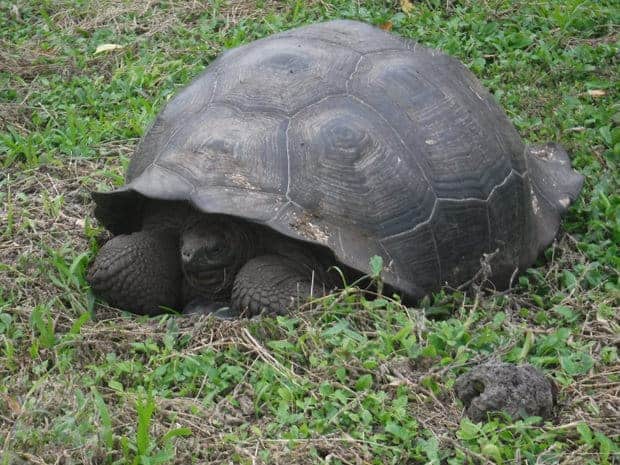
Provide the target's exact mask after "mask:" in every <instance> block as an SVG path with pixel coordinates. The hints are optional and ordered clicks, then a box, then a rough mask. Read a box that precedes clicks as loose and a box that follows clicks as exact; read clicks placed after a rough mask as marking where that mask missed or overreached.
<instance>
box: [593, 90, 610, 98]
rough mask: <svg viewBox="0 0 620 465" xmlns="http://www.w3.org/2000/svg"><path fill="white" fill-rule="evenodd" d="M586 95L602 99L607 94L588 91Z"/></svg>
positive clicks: (602, 91)
mask: <svg viewBox="0 0 620 465" xmlns="http://www.w3.org/2000/svg"><path fill="white" fill-rule="evenodd" d="M588 95H589V96H590V97H594V98H598V97H604V96H605V95H607V92H605V91H604V90H602V89H590V90H589V91H588Z"/></svg>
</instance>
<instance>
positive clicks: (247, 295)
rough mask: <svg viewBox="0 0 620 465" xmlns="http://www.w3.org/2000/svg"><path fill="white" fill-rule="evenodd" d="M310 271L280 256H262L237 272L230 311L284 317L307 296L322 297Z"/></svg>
mask: <svg viewBox="0 0 620 465" xmlns="http://www.w3.org/2000/svg"><path fill="white" fill-rule="evenodd" d="M312 274H313V273H312V267H311V266H309V265H308V264H305V263H300V262H299V261H295V260H292V259H290V258H287V257H284V256H280V255H262V256H259V257H256V258H253V259H252V260H250V261H248V262H247V263H246V264H245V265H244V266H243V267H242V268H241V270H239V273H238V274H237V277H236V278H235V283H234V285H233V291H232V309H233V310H234V311H237V312H239V313H240V314H245V315H246V316H255V315H260V314H280V315H282V314H285V313H287V312H288V311H290V310H293V309H294V308H296V307H297V306H299V304H301V303H304V302H305V301H306V300H307V299H308V298H309V297H310V296H315V297H318V296H322V295H324V293H325V287H326V286H325V283H324V282H323V281H322V280H321V279H320V278H319V273H316V274H315V277H314V280H313V276H312Z"/></svg>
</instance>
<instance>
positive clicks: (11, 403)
mask: <svg viewBox="0 0 620 465" xmlns="http://www.w3.org/2000/svg"><path fill="white" fill-rule="evenodd" d="M0 396H2V399H3V400H4V401H5V402H6V405H7V406H8V407H9V410H10V411H11V413H12V414H13V415H15V416H17V415H19V414H21V413H22V407H21V405H19V402H17V401H16V400H15V399H14V398H13V397H11V396H9V395H8V394H0Z"/></svg>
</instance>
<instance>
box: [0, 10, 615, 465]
mask: <svg viewBox="0 0 620 465" xmlns="http://www.w3.org/2000/svg"><path fill="white" fill-rule="evenodd" d="M403 3H405V2H403ZM411 5H412V8H411V10H410V11H409V12H408V13H404V12H403V11H402V9H401V5H400V4H399V3H398V2H378V1H360V2H351V1H344V0H343V1H318V0H317V1H306V2H302V1H297V2H295V1H281V2H275V1H269V0H264V1H259V0H257V1H255V2H254V1H250V0H240V1H234V2H232V1H217V0H216V1H214V2H209V4H208V5H206V4H205V5H200V4H199V2H189V1H188V2H180V1H176V0H171V1H164V2H146V1H138V2H116V1H112V0H100V1H98V2H93V1H87V0H81V1H73V2H70V1H61V0H40V1H29V2H8V1H0V166H1V167H2V168H1V171H0V186H1V189H0V205H2V209H1V210H0V453H1V454H2V455H1V457H0V464H2V465H6V464H21V463H36V464H42V463H64V464H112V463H118V464H158V463H184V464H185V463H207V464H221V463H240V464H254V463H256V464H260V463H263V464H276V463H286V464H315V463H317V464H321V463H322V464H343V465H345V464H353V463H355V464H358V463H359V464H362V463H372V464H403V463H407V464H427V463H428V464H434V465H435V464H437V465H438V464H451V465H452V464H462V463H487V464H488V463H503V464H511V463H528V464H535V463H545V464H556V463H558V464H611V463H613V462H614V460H618V447H617V446H616V445H615V444H616V443H617V441H618V439H619V438H618V435H619V433H620V429H619V426H618V395H619V390H618V383H619V382H620V380H619V375H620V363H619V361H618V352H617V346H616V345H615V344H617V341H618V334H619V329H620V325H619V318H618V308H619V305H620V281H619V271H618V270H620V250H619V244H620V194H619V192H620V189H619V187H620V186H619V184H620V181H619V179H620V176H618V172H619V171H618V170H619V168H620V166H619V161H620V129H618V123H619V122H620V108H619V106H618V104H617V100H618V75H617V65H618V63H617V56H618V49H619V47H618V45H619V42H618V35H617V25H618V23H619V22H620V9H619V8H618V5H617V3H615V2H613V1H611V0H610V1H605V0H600V1H596V0H565V1H559V0H558V1H521V2H510V1H503V0H486V1H473V0H472V1H469V0H461V1H447V2H446V1H443V0H442V1H439V0H427V1H412V2H411ZM406 9H407V8H406ZM330 18H353V19H360V20H363V21H366V22H370V23H373V24H377V25H383V27H390V26H391V28H392V31H393V32H394V33H396V34H399V35H402V36H406V37H410V38H413V39H415V40H417V41H419V42H421V43H423V44H425V45H428V46H432V47H437V48H439V49H442V50H444V51H446V52H447V53H450V54H452V55H454V56H457V57H458V58H460V59H461V60H462V61H463V62H464V63H465V64H466V65H467V66H469V67H470V68H471V69H472V71H473V72H474V73H475V74H476V75H477V76H478V77H479V78H480V79H481V80H482V81H483V83H484V84H485V85H486V86H487V87H488V88H489V89H491V90H492V92H493V93H494V94H495V96H496V97H497V99H498V100H499V102H500V103H501V105H502V106H503V107H504V108H505V110H506V112H507V113H508V115H509V117H510V118H511V119H512V121H513V122H514V124H515V125H516V127H517V128H518V129H519V131H520V133H521V134H522V136H523V137H524V138H525V139H526V141H528V142H532V143H534V142H541V141H548V140H554V141H559V142H561V143H562V144H563V145H564V146H565V147H566V148H567V149H568V151H569V152H570V153H571V155H572V160H573V165H574V166H575V167H576V169H577V170H578V171H580V172H581V173H582V174H584V175H585V176H586V183H585V186H584V190H583V192H582V195H581V197H580V198H579V200H578V201H577V202H576V204H575V205H574V206H573V207H572V208H571V210H570V212H569V214H568V215H567V217H566V218H565V221H564V223H563V230H562V231H561V233H560V235H559V236H558V240H557V241H556V243H554V244H553V246H552V247H550V248H549V249H548V250H547V251H546V253H545V255H544V257H541V259H540V260H539V262H538V263H537V266H536V267H534V268H532V269H531V270H529V271H528V272H527V273H525V274H524V275H522V276H521V277H520V278H519V280H518V285H517V286H516V287H515V288H514V289H513V290H512V291H511V292H509V293H504V294H497V293H490V292H484V291H480V290H478V289H475V288H474V289H472V290H470V291H468V292H467V293H462V292H449V291H445V292H442V293H440V294H438V295H435V296H433V297H432V298H429V299H426V300H425V301H423V302H420V304H419V305H418V307H416V308H409V309H407V308H404V307H402V306H400V305H398V304H397V303H394V302H392V301H389V300H375V301H370V300H367V299H366V298H364V296H363V295H360V294H359V293H357V292H355V291H354V290H353V289H347V290H346V291H345V292H343V293H341V294H337V295H334V296H331V297H329V298H327V299H326V300H325V301H323V302H320V303H319V304H316V305H314V306H313V307H312V308H308V309H306V311H305V312H303V313H299V314H295V315H292V316H290V317H286V318H284V317H279V318H277V319H265V320H262V321H260V322H248V321H239V322H233V323H222V322H213V321H209V320H206V319H198V320H196V319H186V318H174V317H161V318H157V319H153V320H145V319H137V318H135V317H130V316H126V315H121V314H120V313H119V312H117V311H116V310H113V309H108V308H105V307H103V306H101V305H95V302H94V299H93V297H92V295H91V294H90V293H89V292H88V289H87V286H86V284H85V280H84V275H85V270H86V269H87V266H88V263H89V260H90V259H91V258H92V254H93V252H94V250H95V249H96V247H97V245H96V244H97V241H98V239H101V237H102V235H103V234H105V233H104V232H103V231H102V230H101V229H100V228H99V227H98V226H97V225H96V224H95V222H94V220H93V218H92V213H91V209H92V204H91V201H90V198H89V194H88V193H89V191H90V190H95V189H110V188H112V187H113V186H114V185H119V184H121V183H122V173H123V170H124V167H125V166H126V164H127V160H128V158H129V157H130V155H131V153H132V151H133V149H134V147H135V145H136V143H137V141H138V140H139V138H140V137H141V136H142V134H143V133H144V130H145V128H146V127H148V124H149V122H150V121H151V120H152V119H153V117H154V116H155V115H156V114H157V112H158V111H159V109H160V108H161V107H162V105H163V104H164V102H165V101H166V100H167V99H168V98H170V96H172V95H173V94H174V92H175V91H176V90H177V89H179V88H180V87H182V86H183V85H184V84H186V83H187V82H188V81H189V80H190V79H192V77H194V76H196V75H197V74H198V73H199V72H200V71H201V70H202V69H203V68H204V67H205V66H206V65H207V64H208V63H209V62H210V61H211V60H212V59H213V58H214V57H215V56H217V54H218V53H219V52H221V51H222V50H224V49H226V48H230V47H234V46H237V45H240V44H243V43H247V42H249V41H251V40H254V39H256V38H259V37H263V36H266V35H268V34H271V33H273V32H277V31H280V30H285V29H289V28H291V27H295V26H298V25H301V24H305V23H309V22H316V21H321V20H326V19H330ZM102 44H118V45H121V46H122V48H117V49H115V50H111V51H104V52H100V53H96V50H97V47H98V46H100V45H102ZM431 316H432V318H431ZM489 359H502V360H504V361H511V362H515V363H523V362H529V363H531V364H533V365H535V366H537V367H540V368H541V369H542V370H543V371H544V372H546V373H547V374H549V375H550V376H552V377H553V378H554V379H555V380H556V382H557V383H558V386H559V388H560V394H559V395H560V404H559V406H558V408H557V412H556V417H555V418H554V419H553V421H550V422H546V423H544V424H539V423H535V422H533V421H529V420H524V421H518V422H516V423H511V422H508V421H506V419H502V418H493V419H491V420H490V421H489V422H486V423H478V424H476V423H472V422H470V421H469V420H467V419H462V418H461V413H462V407H461V406H460V405H459V404H458V402H457V401H455V399H454V395H453V393H452V389H451V388H452V386H453V383H454V380H455V378H456V377H457V376H458V375H459V374H461V373H463V372H464V371H466V370H467V369H469V367H470V366H472V365H473V364H475V363H479V362H482V361H485V360H489Z"/></svg>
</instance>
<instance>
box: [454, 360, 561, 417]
mask: <svg viewBox="0 0 620 465" xmlns="http://www.w3.org/2000/svg"><path fill="white" fill-rule="evenodd" d="M454 388H455V391H456V395H457V397H458V398H459V399H460V400H461V402H463V404H464V405H465V413H466V414H467V416H468V417H469V418H471V419H472V420H474V421H485V420H486V419H487V417H488V415H489V414H490V413H494V412H504V413H506V414H508V415H510V416H511V417H512V418H513V419H519V418H525V417H528V416H539V417H542V418H543V419H548V418H550V417H551V414H552V411H553V406H554V404H555V402H556V399H555V397H556V388H555V385H554V384H553V382H552V381H551V380H549V379H548V378H547V377H546V376H545V375H544V374H542V373H541V372H540V371H538V370H537V369H536V368H534V367H533V366H531V365H523V366H516V365H512V364H509V363H497V364H486V365H480V366H477V367H475V368H473V369H472V370H471V371H469V372H468V373H465V374H464V375H461V376H460V377H459V378H458V379H457V380H456V383H455V386H454Z"/></svg>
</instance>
